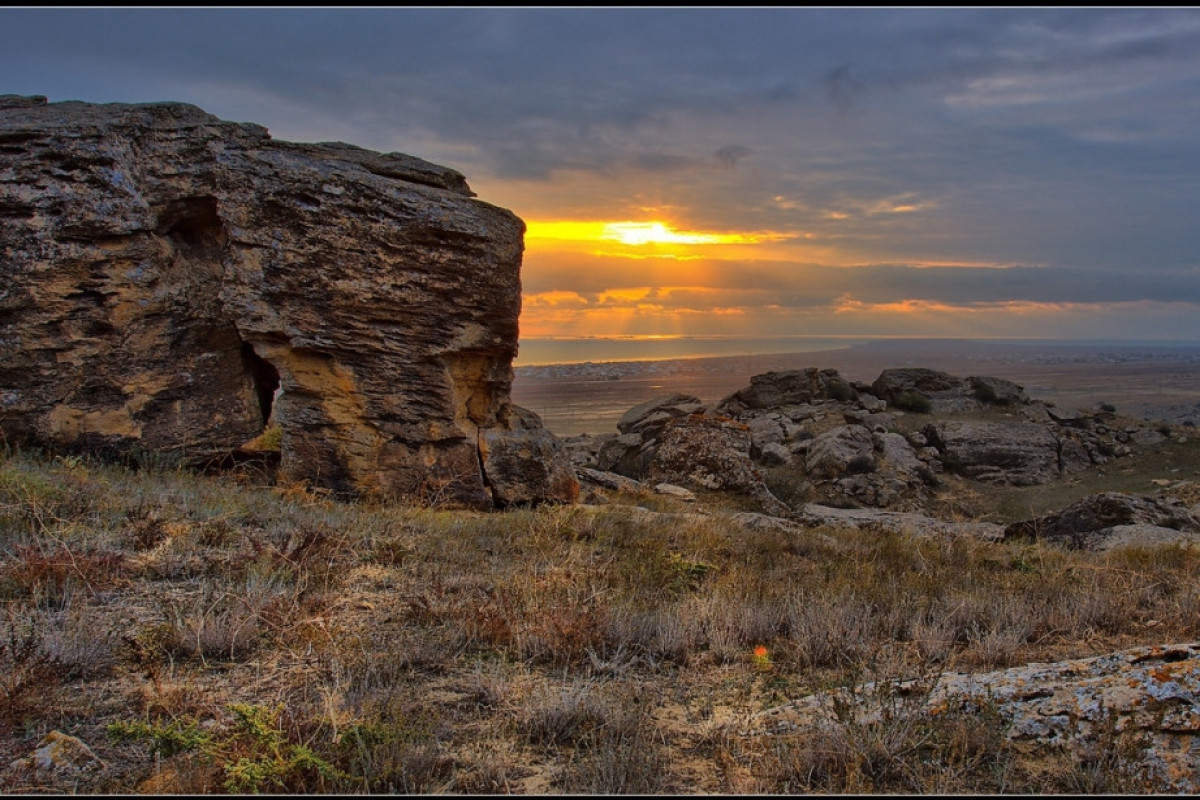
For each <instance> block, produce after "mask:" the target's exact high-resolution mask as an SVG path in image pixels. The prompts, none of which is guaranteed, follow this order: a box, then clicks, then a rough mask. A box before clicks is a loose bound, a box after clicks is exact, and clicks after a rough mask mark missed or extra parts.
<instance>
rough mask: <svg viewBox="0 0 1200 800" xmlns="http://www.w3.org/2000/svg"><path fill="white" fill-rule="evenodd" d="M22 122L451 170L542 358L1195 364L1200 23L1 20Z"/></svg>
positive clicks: (720, 12) (380, 15) (518, 17)
mask: <svg viewBox="0 0 1200 800" xmlns="http://www.w3.org/2000/svg"><path fill="white" fill-rule="evenodd" d="M2 93H15V94H43V95H47V96H48V97H49V98H50V100H51V101H52V102H54V101H60V100H85V101H89V102H151V101H162V100H177V101H183V102H188V103H193V104H195V105H198V106H200V107H201V108H203V109H205V110H206V111H208V112H210V113H213V114H216V115H217V116H219V117H221V118H223V119H229V120H234V121H239V122H256V123H259V124H261V125H265V126H266V127H267V128H268V129H269V130H270V132H271V135H272V136H273V137H274V138H276V139H282V140H288V141H303V142H309V141H314V142H315V141H345V142H350V143H352V144H356V145H360V146H362V147H368V148H371V149H374V150H381V151H385V152H388V151H399V152H404V153H409V154H412V155H416V156H419V157H421V158H425V159H428V160H430V161H434V162H436V163H439V164H444V165H447V166H450V167H453V168H455V169H457V170H459V171H461V172H462V173H463V174H464V175H466V177H467V180H468V182H469V183H470V185H471V188H472V189H473V190H474V191H475V192H476V193H477V194H478V195H479V198H480V199H481V200H484V201H486V202H489V203H493V204H495V205H499V206H503V207H505V208H509V209H512V210H513V211H514V212H516V213H517V214H518V215H519V216H520V217H521V218H522V219H524V220H525V222H526V224H527V226H528V229H527V233H526V251H525V258H524V264H523V267H522V281H523V287H524V296H523V310H522V316H521V333H522V337H523V338H539V337H585V336H597V337H599V336H634V337H673V336H694V337H711V336H738V337H762V336H913V337H943V336H944V337H956V338H960V337H966V338H977V337H987V338H1039V339H1057V338H1062V339H1129V340H1149V339H1155V340H1189V341H1200V9H1182V10H1177V9H1166V8H1164V9H1141V8H1136V9H1135V8H1093V9H1082V10H1080V9H1042V8H1033V9H1016V10H1009V9H997V8H964V9H901V8H893V9H889V8H851V9H819V8H792V9H775V8H763V9H741V8H738V9H732V8H691V9H688V8H670V9H665V8H663V9H633V8H591V9H521V8H459V9H448V10H443V9H421V8H392V9H375V8H370V9H342V8H338V9H321V8H294V9H269V10H268V9H232V8H226V9H220V8H212V9H201V8H192V9H189V8H175V9H155V8H140V9H139V8H125V9H119V8H110V9H69V8H27V9H21V8H2V9H0V94H2Z"/></svg>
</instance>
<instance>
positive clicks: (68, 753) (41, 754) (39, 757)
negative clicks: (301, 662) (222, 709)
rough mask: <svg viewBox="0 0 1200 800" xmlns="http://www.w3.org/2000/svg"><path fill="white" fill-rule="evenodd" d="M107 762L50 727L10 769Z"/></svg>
mask: <svg viewBox="0 0 1200 800" xmlns="http://www.w3.org/2000/svg"><path fill="white" fill-rule="evenodd" d="M0 99H2V98H0ZM104 766H105V764H104V762H103V761H101V760H100V758H99V757H98V756H97V755H96V754H95V753H94V752H92V748H90V747H88V746H87V744H85V743H84V742H83V740H81V739H79V738H77V737H74V736H71V735H69V734H66V733H63V732H62V731H50V732H49V733H47V734H46V735H45V736H43V737H42V739H41V741H39V742H38V743H37V747H36V748H35V749H34V751H33V752H32V753H30V754H29V755H28V756H26V757H25V758H19V759H17V760H16V761H14V762H12V764H10V765H9V769H11V770H13V771H14V772H15V773H16V774H18V775H22V776H23V777H25V779H39V778H40V779H44V780H50V781H54V780H55V779H56V778H60V779H61V778H68V779H69V778H70V777H71V776H73V775H77V774H78V773H80V772H91V771H95V770H100V769H103V768H104Z"/></svg>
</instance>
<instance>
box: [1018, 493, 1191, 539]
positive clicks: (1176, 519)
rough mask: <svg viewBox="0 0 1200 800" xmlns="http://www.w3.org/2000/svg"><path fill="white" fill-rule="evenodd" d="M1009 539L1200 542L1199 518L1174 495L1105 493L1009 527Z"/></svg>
mask: <svg viewBox="0 0 1200 800" xmlns="http://www.w3.org/2000/svg"><path fill="white" fill-rule="evenodd" d="M1004 535H1005V537H1006V538H1028V539H1042V540H1045V541H1049V542H1053V543H1055V544H1062V545H1066V546H1068V547H1072V548H1075V549H1085V550H1107V549H1111V548H1113V547H1117V546H1128V545H1131V544H1141V545H1157V544H1165V543H1167V542H1178V541H1191V542H1197V541H1200V520H1197V519H1196V517H1195V516H1193V514H1192V512H1191V510H1190V509H1188V507H1187V506H1185V505H1184V504H1183V503H1181V502H1179V501H1178V500H1175V499H1173V498H1154V497H1137V496H1134V495H1129V494H1122V493H1120V492H1102V493H1100V494H1094V495H1091V496H1089V497H1085V498H1084V499H1082V500H1080V501H1079V502H1077V503H1074V504H1072V505H1070V506H1068V507H1067V508H1064V509H1063V510H1062V511H1057V512H1055V513H1053V514H1046V515H1044V516H1041V517H1037V518H1035V519H1031V520H1025V521H1022V522H1016V523H1013V524H1012V525H1009V526H1008V527H1007V528H1006V529H1005V531H1004Z"/></svg>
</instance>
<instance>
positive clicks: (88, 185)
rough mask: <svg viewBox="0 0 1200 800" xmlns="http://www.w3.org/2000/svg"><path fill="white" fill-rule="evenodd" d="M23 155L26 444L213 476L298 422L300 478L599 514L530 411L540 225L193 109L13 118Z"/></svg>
mask: <svg viewBox="0 0 1200 800" xmlns="http://www.w3.org/2000/svg"><path fill="white" fill-rule="evenodd" d="M0 143H2V144H3V145H4V146H3V147H2V148H0V173H2V174H4V176H5V179H4V180H3V181H0V250H2V251H3V252H4V253H5V254H6V258H5V260H4V262H3V263H0V277H2V279H3V281H2V282H3V285H4V287H5V288H4V293H3V296H0V309H3V311H4V314H3V315H2V316H0V342H2V343H3V344H4V347H5V350H6V358H5V363H3V364H0V398H2V399H3V407H2V408H0V434H3V435H4V436H5V437H6V438H7V440H8V441H10V442H13V443H21V442H29V443H33V444H39V445H43V446H46V445H48V446H53V447H63V448H76V449H86V450H98V449H99V450H104V451H105V452H112V453H114V454H117V453H130V452H135V451H137V452H141V451H150V452H156V451H157V452H161V451H171V452H175V453H178V454H180V455H181V456H182V457H183V458H184V460H186V461H188V462H193V463H203V462H206V461H211V460H220V459H222V458H224V457H226V456H228V455H229V454H230V453H231V452H233V451H235V450H237V449H238V448H239V447H240V446H241V445H243V444H245V443H246V442H248V441H251V440H253V439H254V438H256V437H257V436H259V435H260V434H261V433H262V432H263V429H264V426H265V425H266V424H267V423H268V422H269V421H270V420H271V419H272V417H273V418H274V419H275V420H276V421H277V422H278V423H279V425H280V427H281V429H282V431H281V441H280V476H281V478H283V479H284V480H289V481H307V482H309V483H311V484H313V485H315V486H322V487H327V488H330V489H332V490H334V491H335V492H338V493H339V494H345V495H359V494H373V493H382V494H386V495H417V496H422V497H425V498H426V499H431V500H435V501H437V502H450V503H455V504H460V505H469V506H477V507H490V506H492V505H493V504H499V505H506V504H509V503H511V502H541V501H545V500H559V501H563V500H565V501H569V500H572V499H573V498H574V494H573V492H574V491H577V488H578V487H577V484H575V485H574V487H572V485H571V482H570V481H567V480H566V479H565V478H563V477H562V475H563V474H565V473H566V472H571V470H570V463H569V460H567V458H566V455H565V453H564V452H562V449H561V447H559V446H557V445H558V443H557V440H556V439H554V437H553V436H552V435H551V434H549V433H548V432H546V431H545V430H544V429H542V428H541V426H540V424H535V423H534V422H533V421H532V420H530V419H524V418H522V419H523V421H522V422H521V423H520V425H517V426H514V424H513V422H512V420H513V419H514V416H513V414H511V413H510V412H509V410H508V409H509V405H508V403H509V390H510V387H511V383H512V366H511V364H512V358H513V356H514V355H515V354H516V347H517V341H516V337H517V317H518V315H519V313H520V265H521V257H522V253H523V249H524V244H523V238H522V237H523V233H524V224H523V223H522V222H521V220H520V219H518V218H517V217H516V216H514V215H513V214H512V213H511V212H509V211H506V210H504V209H501V208H497V207H495V206H492V205H489V204H487V203H484V202H481V201H478V200H475V199H474V194H473V193H472V192H471V191H470V189H469V188H468V187H467V184H466V181H465V180H464V179H463V177H462V176H461V175H460V174H458V173H457V172H455V171H454V170H450V169H447V168H445V167H439V166H437V165H435V164H430V163H428V162H424V161H422V160H420V159H418V158H414V157H412V156H406V155H402V154H396V153H389V154H381V153H374V152H371V151H369V150H364V149H362V148H357V147H353V146H351V145H345V144H337V143H334V144H329V143H327V144H320V145H306V144H295V143H289V142H277V141H274V140H272V139H271V138H270V136H269V135H268V134H267V132H266V130H265V129H264V128H262V127H260V126H257V125H252V124H240V123H231V122H225V121H223V120H220V119H218V118H216V117H214V116H211V115H209V114H207V113H205V112H204V111H202V110H200V109H198V108H195V107H194V106H188V105H184V104H180V103H155V104H145V105H126V104H119V103H114V104H108V105H91V104H87V103H76V102H70V103H34V102H32V101H30V102H28V103H17V102H9V103H5V104H4V105H3V107H0ZM279 392H281V393H279ZM531 425H532V426H533V428H530V426H531ZM535 429H536V430H535ZM531 437H533V438H537V439H538V440H539V441H541V442H542V444H541V445H540V446H539V447H533V448H530V447H528V446H526V445H522V446H521V447H519V448H517V449H516V450H505V445H504V443H505V442H509V441H518V440H519V441H522V442H525V443H526V444H528V442H529V441H530V440H531ZM498 447H499V448H500V449H501V450H504V451H505V452H506V453H508V455H507V456H506V457H505V459H503V460H502V462H499V461H495V460H494V459H489V453H495V452H496V451H497V448H498ZM530 459H532V460H533V461H544V460H545V459H549V460H550V461H552V462H554V463H552V464H551V463H544V464H540V466H539V467H538V468H536V469H535V468H534V466H535V465H531V464H528V463H526V462H527V461H529V460H530ZM539 470H540V471H539ZM554 474H557V475H558V476H559V477H558V478H556V479H553V480H551V479H550V478H549V477H548V476H550V475H554ZM571 475H572V480H573V472H571ZM530 481H533V482H532V483H530ZM497 487H499V488H497ZM514 498H519V499H514Z"/></svg>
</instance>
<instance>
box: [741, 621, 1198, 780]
mask: <svg viewBox="0 0 1200 800" xmlns="http://www.w3.org/2000/svg"><path fill="white" fill-rule="evenodd" d="M1197 697H1200V644H1196V643H1187V644H1173V645H1155V646H1149V647H1138V648H1134V649H1131V650H1125V651H1121V652H1117V653H1112V654H1109V655H1104V656H1096V657H1092V658H1080V659H1072V660H1068V661H1061V662H1057V663H1051V664H1027V665H1025V666H1022V667H1014V668H1012V669H1005V670H999V671H996V672H988V673H978V674H964V673H944V674H942V675H939V676H937V677H936V678H935V679H934V680H933V681H932V682H931V683H930V682H927V681H919V680H912V681H891V682H883V683H867V684H864V685H862V686H860V687H857V689H845V688H842V689H835V690H832V691H829V692H823V693H819V694H815V695H810V696H808V697H805V698H801V699H800V700H796V701H793V702H791V703H788V704H786V705H783V706H778V707H775V708H771V709H768V710H766V711H763V712H761V713H759V714H757V715H756V716H755V717H754V718H752V720H751V725H750V728H749V729H748V730H746V731H744V733H746V734H751V735H755V734H757V735H762V734H771V735H785V734H790V733H795V732H801V731H805V730H813V729H816V728H819V727H823V726H830V725H839V724H852V725H861V724H863V723H865V722H869V721H871V720H878V719H880V718H881V715H883V714H885V713H891V714H893V715H894V714H896V713H906V714H911V715H912V719H913V720H914V721H917V720H919V719H921V717H922V716H924V717H926V718H928V719H932V718H934V717H937V716H939V715H942V714H946V713H947V712H952V711H957V712H959V713H967V714H971V713H975V712H976V711H978V710H979V709H980V708H981V707H990V708H993V709H995V710H996V711H997V712H998V714H999V716H1000V718H1001V719H1002V720H1003V725H1004V729H1003V734H1004V735H1005V736H1006V737H1007V738H1008V739H1010V740H1014V741H1021V742H1024V743H1025V746H1027V747H1030V748H1043V749H1044V752H1045V753H1046V755H1047V756H1053V755H1054V754H1055V753H1061V752H1062V751H1063V750H1064V749H1065V750H1066V751H1067V753H1068V754H1074V757H1076V758H1081V757H1082V756H1083V754H1084V753H1085V752H1086V750H1087V748H1094V747H1096V746H1105V743H1106V742H1107V746H1110V747H1111V746H1114V743H1113V741H1112V739H1111V737H1112V735H1113V733H1114V732H1115V733H1116V734H1117V735H1118V736H1121V737H1127V738H1124V739H1123V741H1124V742H1126V743H1128V744H1129V745H1133V746H1129V747H1123V748H1121V750H1120V753H1121V758H1122V761H1123V763H1122V764H1121V766H1122V767H1123V768H1125V769H1127V770H1128V772H1129V773H1131V774H1135V775H1138V776H1139V777H1140V778H1141V780H1142V782H1143V788H1144V790H1145V791H1146V792H1149V793H1186V794H1194V793H1196V792H1197V791H1200V713H1197V707H1196V698H1197ZM885 703H888V704H890V705H889V707H888V708H886V709H885V707H884V704H885Z"/></svg>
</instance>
